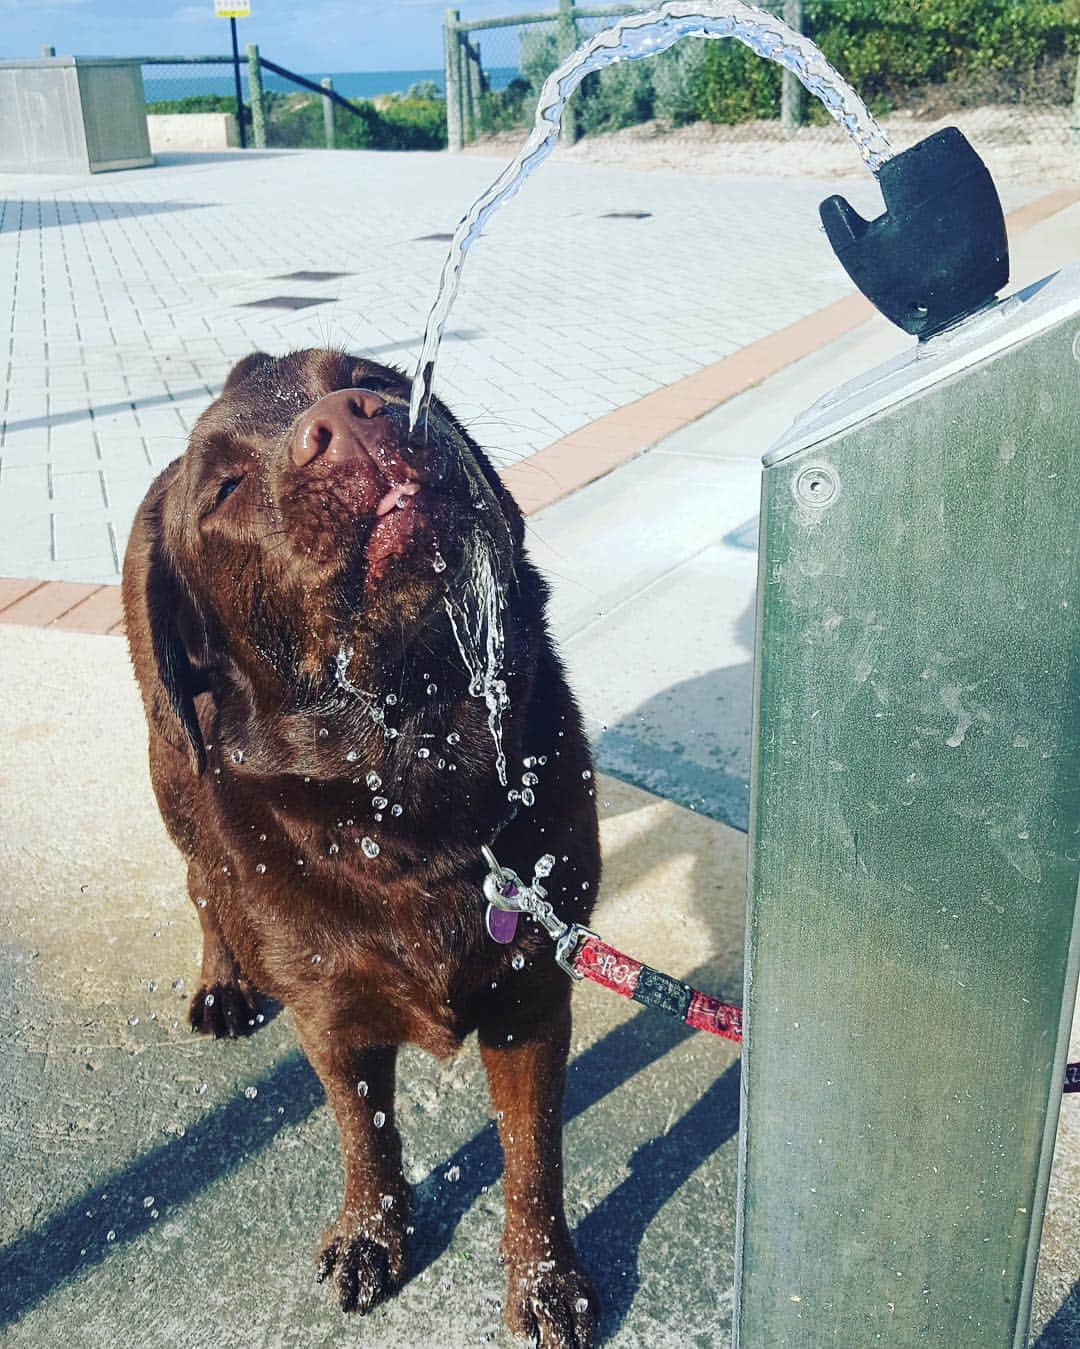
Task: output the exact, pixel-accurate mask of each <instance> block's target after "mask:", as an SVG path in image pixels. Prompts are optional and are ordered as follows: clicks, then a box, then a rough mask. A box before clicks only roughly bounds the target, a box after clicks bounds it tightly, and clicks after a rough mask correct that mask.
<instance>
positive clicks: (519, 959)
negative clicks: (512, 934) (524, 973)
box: [510, 951, 525, 970]
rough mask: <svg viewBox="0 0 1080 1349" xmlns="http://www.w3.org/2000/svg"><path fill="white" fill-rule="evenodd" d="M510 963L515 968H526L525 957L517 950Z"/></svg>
mask: <svg viewBox="0 0 1080 1349" xmlns="http://www.w3.org/2000/svg"><path fill="white" fill-rule="evenodd" d="M510 964H511V965H512V966H513V967H514V969H515V970H523V969H524V968H525V957H524V956H523V955H522V954H521V952H520V951H515V952H514V954H513V955H512V956H511V958H510Z"/></svg>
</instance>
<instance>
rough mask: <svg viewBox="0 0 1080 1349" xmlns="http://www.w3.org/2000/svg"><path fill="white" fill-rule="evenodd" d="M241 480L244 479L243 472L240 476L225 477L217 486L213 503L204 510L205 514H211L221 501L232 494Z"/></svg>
mask: <svg viewBox="0 0 1080 1349" xmlns="http://www.w3.org/2000/svg"><path fill="white" fill-rule="evenodd" d="M243 481H244V477H243V474H241V475H240V477H238V478H226V479H225V481H224V482H223V483H222V484H221V486H220V487H219V488H218V490H217V496H216V497H214V500H213V503H212V504H211V506H210V509H209V510H208V511H207V512H206V514H207V515H212V514H213V513H214V511H216V510H217V508H218V507H219V506H220V505H221V503H222V502H223V501H225V500H226V499H227V498H228V497H231V496H232V494H233V493H234V492H235V491H236V489H237V488H238V487H239V486H240V484H241V483H242V482H243Z"/></svg>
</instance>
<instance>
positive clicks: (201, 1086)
mask: <svg viewBox="0 0 1080 1349" xmlns="http://www.w3.org/2000/svg"><path fill="white" fill-rule="evenodd" d="M195 1095H196V1096H205V1095H206V1083H205V1082H200V1083H198V1085H197V1086H196V1087H195Z"/></svg>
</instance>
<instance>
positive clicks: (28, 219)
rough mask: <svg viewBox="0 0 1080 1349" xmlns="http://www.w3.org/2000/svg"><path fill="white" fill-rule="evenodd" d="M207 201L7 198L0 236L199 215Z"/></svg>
mask: <svg viewBox="0 0 1080 1349" xmlns="http://www.w3.org/2000/svg"><path fill="white" fill-rule="evenodd" d="M215 204H216V203H214V202H209V201H99V200H98V199H96V198H90V199H88V200H86V201H80V200H79V199H78V198H76V197H57V198H55V199H52V198H51V197H50V198H43V199H42V200H41V201H38V199H37V198H36V197H35V198H32V199H28V200H20V199H19V198H9V199H8V200H7V201H6V202H5V203H4V207H5V208H6V209H4V210H0V234H14V233H16V232H17V231H18V230H20V229H24V230H36V229H54V228H55V227H56V226H58V225H104V224H108V222H109V221H111V220H131V219H132V218H133V217H135V216H141V215H167V214H168V213H169V212H171V211H200V210H205V208H206V207H208V206H213V205H215Z"/></svg>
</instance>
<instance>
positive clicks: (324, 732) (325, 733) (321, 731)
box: [319, 726, 330, 740]
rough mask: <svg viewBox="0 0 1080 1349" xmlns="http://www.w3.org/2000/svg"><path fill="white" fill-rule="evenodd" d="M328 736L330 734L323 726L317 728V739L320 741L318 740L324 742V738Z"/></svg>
mask: <svg viewBox="0 0 1080 1349" xmlns="http://www.w3.org/2000/svg"><path fill="white" fill-rule="evenodd" d="M329 734H330V732H329V731H328V730H327V729H326V727H325V726H320V727H319V739H320V740H325V739H326V737H327V736H328V735H329Z"/></svg>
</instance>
